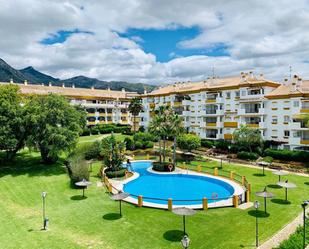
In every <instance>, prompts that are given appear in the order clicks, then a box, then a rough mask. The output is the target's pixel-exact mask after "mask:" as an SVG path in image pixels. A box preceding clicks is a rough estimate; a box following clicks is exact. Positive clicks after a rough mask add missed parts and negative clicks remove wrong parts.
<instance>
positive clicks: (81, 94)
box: [0, 82, 138, 99]
mask: <svg viewBox="0 0 309 249" xmlns="http://www.w3.org/2000/svg"><path fill="white" fill-rule="evenodd" d="M0 84H7V83H3V82H0ZM14 84H15V83H14ZM16 85H18V86H19V87H20V91H21V93H22V94H25V95H30V94H42V95H47V94H50V93H53V94H60V95H63V96H67V97H72V98H94V99H128V98H132V97H134V96H137V95H138V94H137V93H136V92H125V91H112V90H100V89H88V88H73V87H59V86H42V85H29V84H16Z"/></svg>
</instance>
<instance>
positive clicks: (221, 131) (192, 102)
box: [140, 72, 309, 150]
mask: <svg viewBox="0 0 309 249" xmlns="http://www.w3.org/2000/svg"><path fill="white" fill-rule="evenodd" d="M306 87H307V88H306ZM308 88H309V81H302V80H301V79H300V78H298V77H297V76H295V77H294V78H293V79H292V80H291V81H290V82H288V81H286V82H284V84H280V83H277V82H273V81H270V80H267V79H264V77H263V75H259V76H254V75H253V73H252V72H250V73H241V74H240V76H239V77H228V78H210V79H207V80H205V81H203V82H196V83H192V82H186V83H185V82H179V83H175V84H173V85H168V86H166V87H163V88H160V89H157V90H155V91H153V92H151V93H148V94H144V95H143V96H142V99H143V105H144V112H142V113H141V114H140V117H141V121H140V125H141V126H144V127H145V128H147V127H148V125H149V122H150V120H151V118H152V117H153V115H154V110H155V108H157V107H158V106H160V105H170V106H172V107H173V108H174V110H175V111H176V112H177V113H178V114H179V115H181V116H182V117H183V120H184V127H185V128H186V129H187V130H188V131H189V132H194V133H196V134H197V135H199V136H200V137H201V138H205V139H226V140H232V139H233V132H234V131H235V129H237V128H238V127H240V125H241V124H244V125H247V126H249V127H252V128H255V129H259V130H260V131H261V135H262V137H263V139H264V140H270V141H273V144H275V145H278V147H279V148H286V149H299V150H309V131H308V128H305V124H304V120H303V115H302V113H306V112H307V113H308V112H309V89H308Z"/></svg>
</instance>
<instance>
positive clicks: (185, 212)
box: [172, 207, 196, 235]
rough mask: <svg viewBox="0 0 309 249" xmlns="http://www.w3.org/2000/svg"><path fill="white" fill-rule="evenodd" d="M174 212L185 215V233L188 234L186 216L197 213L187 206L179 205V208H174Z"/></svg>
mask: <svg viewBox="0 0 309 249" xmlns="http://www.w3.org/2000/svg"><path fill="white" fill-rule="evenodd" d="M172 212H173V213H174V214H177V215H182V217H183V234H184V235H186V216H188V215H194V214H195V213H196V211H195V210H193V209H190V208H186V207H179V208H174V209H173V210H172Z"/></svg>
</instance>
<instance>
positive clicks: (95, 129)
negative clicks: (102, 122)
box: [90, 125, 100, 135]
mask: <svg viewBox="0 0 309 249" xmlns="http://www.w3.org/2000/svg"><path fill="white" fill-rule="evenodd" d="M90 131H91V134H92V135H97V134H99V132H100V128H99V126H98V125H95V126H92V127H91V128H90Z"/></svg>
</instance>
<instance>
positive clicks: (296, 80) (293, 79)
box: [292, 74, 298, 83]
mask: <svg viewBox="0 0 309 249" xmlns="http://www.w3.org/2000/svg"><path fill="white" fill-rule="evenodd" d="M297 82H298V76H297V75H296V74H295V75H294V76H293V78H292V83H297Z"/></svg>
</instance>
